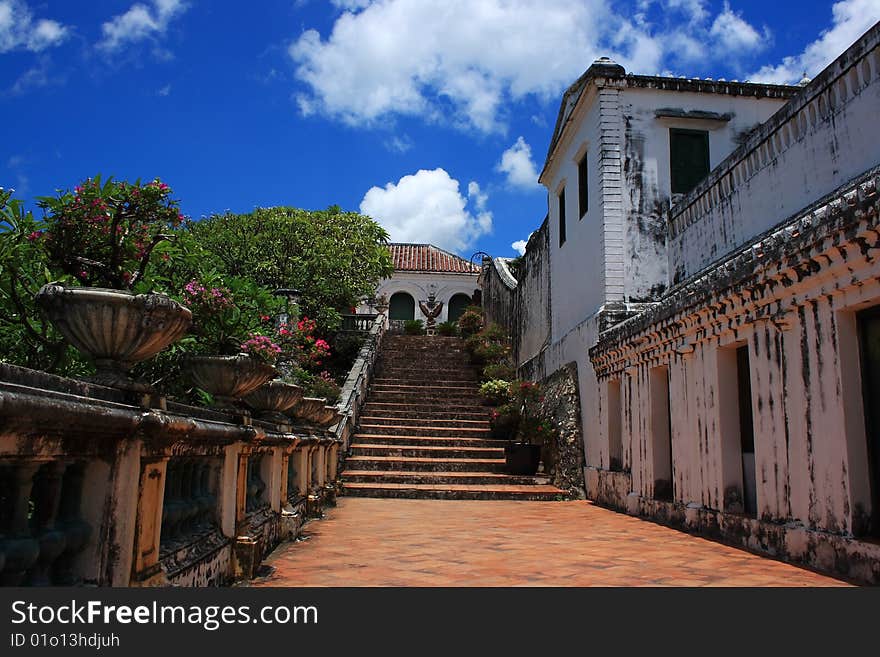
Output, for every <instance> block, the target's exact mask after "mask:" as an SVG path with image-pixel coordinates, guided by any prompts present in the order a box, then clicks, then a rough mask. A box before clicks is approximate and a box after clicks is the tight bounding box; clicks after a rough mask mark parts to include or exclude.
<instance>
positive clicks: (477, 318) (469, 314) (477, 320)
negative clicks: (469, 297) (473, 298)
mask: <svg viewBox="0 0 880 657" xmlns="http://www.w3.org/2000/svg"><path fill="white" fill-rule="evenodd" d="M481 328H483V309H482V308H480V307H479V306H468V307H467V308H465V311H464V312H463V313H462V315H461V317H459V318H458V330H459V332H460V333H461V334H462V335H463V336H464V337H468V336H469V335H474V334H475V333H477V332H478V331H479V330H480V329H481Z"/></svg>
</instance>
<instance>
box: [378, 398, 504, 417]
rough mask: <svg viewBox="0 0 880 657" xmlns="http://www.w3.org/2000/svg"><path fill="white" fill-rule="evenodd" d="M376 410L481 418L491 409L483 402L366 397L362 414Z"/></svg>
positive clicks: (487, 415) (486, 415)
mask: <svg viewBox="0 0 880 657" xmlns="http://www.w3.org/2000/svg"><path fill="white" fill-rule="evenodd" d="M378 411H382V412H385V411H406V412H408V413H413V412H415V413H420V414H425V417H428V416H429V414H430V413H436V412H443V413H449V414H452V415H459V414H462V413H465V414H470V415H475V416H478V417H481V418H486V417H489V415H490V413H491V409H490V408H489V407H488V406H484V405H483V404H461V403H455V404H452V403H445V404H444V403H443V402H441V401H435V400H427V401H425V402H422V403H417V402H403V401H388V400H381V401H380V400H374V399H372V398H371V397H367V403H366V404H364V410H363V412H364V414H365V415H366V414H368V413H369V414H370V415H373V414H374V413H376V412H378Z"/></svg>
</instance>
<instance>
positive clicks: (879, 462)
mask: <svg viewBox="0 0 880 657" xmlns="http://www.w3.org/2000/svg"><path fill="white" fill-rule="evenodd" d="M857 318H858V324H859V350H860V352H861V360H862V386H863V392H862V401H863V404H862V405H863V406H864V409H865V437H866V438H867V441H868V477H869V480H868V481H869V483H870V487H871V520H870V525H869V527H868V534H869V535H870V536H877V537H880V306H875V307H874V308H869V309H868V310H863V311H862V312H860V313H859V314H858V315H857Z"/></svg>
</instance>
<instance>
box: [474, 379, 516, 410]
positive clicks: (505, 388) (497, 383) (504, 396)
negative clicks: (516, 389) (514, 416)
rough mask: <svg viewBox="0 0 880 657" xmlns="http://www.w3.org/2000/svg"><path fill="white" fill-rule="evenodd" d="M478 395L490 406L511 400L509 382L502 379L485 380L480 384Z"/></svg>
mask: <svg viewBox="0 0 880 657" xmlns="http://www.w3.org/2000/svg"><path fill="white" fill-rule="evenodd" d="M480 395H481V396H482V397H483V399H484V400H485V401H486V403H487V404H489V405H491V406H499V405H501V404H505V403H507V402H509V401H511V396H510V383H509V382H507V381H503V380H502V379H493V380H492V381H486V382H485V383H484V384H483V385H481V386H480Z"/></svg>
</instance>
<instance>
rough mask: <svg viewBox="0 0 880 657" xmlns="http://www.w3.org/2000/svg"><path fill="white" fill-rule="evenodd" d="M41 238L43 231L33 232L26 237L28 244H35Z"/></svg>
mask: <svg viewBox="0 0 880 657" xmlns="http://www.w3.org/2000/svg"><path fill="white" fill-rule="evenodd" d="M42 236H43V231H41V230H35V231H34V232H33V233H31V234H30V235H28V236H27V240H28V242H35V241H36V240H38V239H40V238H41V237H42Z"/></svg>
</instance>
